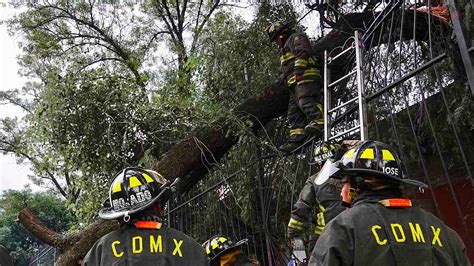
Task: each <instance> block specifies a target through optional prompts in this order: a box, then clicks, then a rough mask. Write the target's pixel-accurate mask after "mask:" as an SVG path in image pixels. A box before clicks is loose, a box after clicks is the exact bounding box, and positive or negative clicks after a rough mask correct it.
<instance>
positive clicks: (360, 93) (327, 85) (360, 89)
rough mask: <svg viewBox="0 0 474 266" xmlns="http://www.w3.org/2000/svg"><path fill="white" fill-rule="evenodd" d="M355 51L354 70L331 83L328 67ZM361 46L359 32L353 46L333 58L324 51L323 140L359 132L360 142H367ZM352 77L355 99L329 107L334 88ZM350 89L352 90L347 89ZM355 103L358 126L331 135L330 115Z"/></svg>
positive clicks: (355, 33) (356, 32) (355, 36)
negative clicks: (355, 87)
mask: <svg viewBox="0 0 474 266" xmlns="http://www.w3.org/2000/svg"><path fill="white" fill-rule="evenodd" d="M354 50H355V53H356V59H355V61H356V69H355V70H352V71H350V72H349V73H347V74H346V75H344V76H342V77H341V78H339V79H338V80H336V81H333V82H332V81H331V71H330V68H329V66H330V65H331V63H333V62H335V61H336V60H338V59H340V58H342V57H343V56H344V55H345V54H349V53H351V52H353V51H354ZM361 50H362V49H361V44H360V36H359V32H358V31H355V32H354V42H353V44H352V45H351V46H350V47H349V48H347V49H345V50H343V51H342V52H341V53H339V54H337V55H336V56H334V57H328V52H327V50H325V51H324V140H325V141H328V140H334V139H337V138H339V137H342V136H344V135H346V134H349V133H351V132H356V131H359V132H360V140H367V135H368V132H367V111H366V101H365V95H364V78H363V73H362V51H361ZM353 75H357V76H356V83H357V97H355V98H353V99H351V100H349V101H347V102H344V103H342V104H340V105H337V106H334V107H331V106H330V104H331V91H332V90H333V88H334V87H336V86H337V85H338V84H340V83H341V82H343V81H344V80H346V79H348V78H350V77H351V76H353ZM347 89H348V90H349V89H352V88H347ZM355 102H357V103H358V105H359V108H358V110H359V117H358V120H359V121H358V125H356V126H354V127H352V128H349V129H347V128H346V129H344V130H343V131H342V132H335V133H334V134H332V133H331V132H332V131H331V130H332V123H331V121H330V114H332V113H334V112H336V111H337V110H339V109H341V108H343V107H345V106H347V105H350V104H352V103H355Z"/></svg>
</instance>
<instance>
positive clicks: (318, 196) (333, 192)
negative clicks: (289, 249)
mask: <svg viewBox="0 0 474 266" xmlns="http://www.w3.org/2000/svg"><path fill="white" fill-rule="evenodd" d="M342 153H343V150H342V148H341V147H340V146H339V145H337V144H333V143H330V142H322V143H318V144H316V145H315V147H314V149H313V155H314V156H313V157H314V159H313V163H314V164H315V165H316V167H317V168H318V170H319V169H320V168H321V166H322V164H323V163H324V162H325V161H326V160H327V159H333V158H340V157H341V155H342ZM316 176H317V174H315V175H312V176H310V177H309V178H308V179H307V180H306V182H305V185H304V187H303V189H302V190H301V192H300V194H299V197H298V201H297V202H296V203H295V204H294V205H293V209H292V211H291V217H290V222H289V223H288V229H287V233H288V237H289V238H290V240H291V242H292V246H293V247H294V245H293V243H294V240H295V239H302V238H303V233H304V230H303V229H304V225H305V224H307V223H308V222H310V221H312V220H316V227H315V230H314V234H312V237H311V238H310V240H309V241H308V243H307V247H308V254H311V251H312V249H313V247H314V244H315V243H316V241H317V239H318V237H319V235H320V234H321V233H322V232H323V230H324V227H325V226H326V224H327V223H328V222H329V221H330V220H332V219H333V218H334V217H336V216H337V215H338V214H339V213H341V212H342V211H344V210H345V209H346V207H344V206H343V204H342V200H341V196H340V192H339V190H338V189H337V188H336V185H335V183H334V182H328V183H324V184H322V185H316V184H315V183H314V179H315V178H316ZM313 209H316V212H317V214H316V217H315V218H316V219H315V218H313V217H311V213H312V210H313Z"/></svg>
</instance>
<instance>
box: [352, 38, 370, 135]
mask: <svg viewBox="0 0 474 266" xmlns="http://www.w3.org/2000/svg"><path fill="white" fill-rule="evenodd" d="M354 35H355V36H354V37H355V49H356V68H357V94H358V99H359V127H360V139H361V140H368V132H367V108H366V102H365V95H364V77H363V73H362V51H361V50H362V49H361V43H360V39H359V32H358V31H355V32H354Z"/></svg>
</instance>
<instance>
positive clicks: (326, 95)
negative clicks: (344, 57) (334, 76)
mask: <svg viewBox="0 0 474 266" xmlns="http://www.w3.org/2000/svg"><path fill="white" fill-rule="evenodd" d="M330 75H331V73H330V70H329V67H328V51H327V50H324V106H323V109H324V140H325V141H327V140H328V139H329V137H330V134H331V132H330V128H329V125H330V122H329V113H328V110H329V108H330V106H329V105H330V102H331V98H330V93H329V91H328V90H329V88H328V85H329V80H330V78H331V77H330Z"/></svg>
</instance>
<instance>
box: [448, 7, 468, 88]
mask: <svg viewBox="0 0 474 266" xmlns="http://www.w3.org/2000/svg"><path fill="white" fill-rule="evenodd" d="M471 3H472V0H471ZM448 9H449V14H450V15H451V22H452V24H453V30H454V33H455V34H456V41H457V43H458V47H459V52H460V54H461V58H462V61H463V64H464V70H465V71H466V76H467V79H468V83H469V87H470V89H471V96H474V67H473V64H472V62H473V57H472V55H471V54H470V53H469V49H470V48H471V39H470V38H469V35H468V33H467V31H466V27H465V26H464V23H463V21H462V17H461V12H460V11H459V10H458V9H457V6H456V1H455V0H448Z"/></svg>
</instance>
